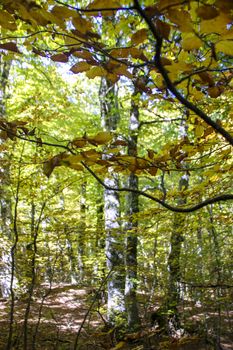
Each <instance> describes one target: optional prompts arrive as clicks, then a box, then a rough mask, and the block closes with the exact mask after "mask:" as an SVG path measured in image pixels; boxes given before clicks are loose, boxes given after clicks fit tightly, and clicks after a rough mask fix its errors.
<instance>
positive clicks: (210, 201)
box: [81, 162, 233, 213]
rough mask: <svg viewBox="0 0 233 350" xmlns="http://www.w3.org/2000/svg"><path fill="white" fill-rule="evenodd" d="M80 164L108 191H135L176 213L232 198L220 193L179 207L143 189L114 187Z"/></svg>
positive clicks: (232, 196) (191, 210)
mask: <svg viewBox="0 0 233 350" xmlns="http://www.w3.org/2000/svg"><path fill="white" fill-rule="evenodd" d="M81 164H82V165H83V166H84V168H85V169H86V170H87V171H88V172H89V173H90V174H91V175H92V176H93V177H94V178H95V179H96V180H97V181H98V182H99V183H100V184H101V185H102V186H103V187H104V188H105V189H106V190H109V191H116V192H132V193H136V194H138V195H139V196H143V197H146V198H149V199H151V200H152V201H154V202H156V203H158V204H160V205H162V206H163V207H164V208H166V209H168V210H170V211H173V212H176V213H191V212H194V211H196V210H198V209H201V208H203V207H206V206H207V205H209V204H213V203H217V202H221V201H228V200H233V194H222V195H219V196H216V197H213V198H209V199H206V200H204V201H203V202H201V203H198V204H196V205H194V206H192V207H188V208H181V207H178V206H177V207H174V206H172V205H170V204H168V203H165V202H164V201H162V200H161V199H159V198H157V197H154V196H152V195H150V194H148V193H146V192H143V191H139V190H135V189H133V188H127V187H121V188H115V187H111V186H108V185H106V184H105V182H104V181H102V180H101V179H100V178H99V177H98V176H97V175H96V174H95V172H94V171H93V170H91V168H89V166H88V165H86V164H85V163H84V162H81Z"/></svg>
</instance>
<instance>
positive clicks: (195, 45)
mask: <svg viewBox="0 0 233 350" xmlns="http://www.w3.org/2000/svg"><path fill="white" fill-rule="evenodd" d="M201 46H202V41H201V39H199V38H198V37H197V36H195V35H193V34H188V35H185V36H184V38H183V41H182V47H183V49H184V50H185V51H189V50H194V49H199V48H200V47H201Z"/></svg>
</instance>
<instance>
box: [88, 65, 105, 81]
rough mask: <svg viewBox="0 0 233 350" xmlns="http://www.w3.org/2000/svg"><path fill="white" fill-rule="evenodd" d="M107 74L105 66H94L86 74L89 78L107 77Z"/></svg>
mask: <svg viewBox="0 0 233 350" xmlns="http://www.w3.org/2000/svg"><path fill="white" fill-rule="evenodd" d="M106 75H107V71H106V70H105V69H104V68H103V67H93V68H91V69H90V70H89V71H88V72H86V76H87V77H88V78H89V79H94V78H95V77H105V76H106Z"/></svg>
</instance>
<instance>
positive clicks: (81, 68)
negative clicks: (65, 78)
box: [70, 61, 91, 74]
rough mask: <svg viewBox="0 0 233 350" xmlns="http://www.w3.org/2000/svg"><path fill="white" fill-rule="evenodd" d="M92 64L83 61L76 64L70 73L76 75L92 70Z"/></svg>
mask: <svg viewBox="0 0 233 350" xmlns="http://www.w3.org/2000/svg"><path fill="white" fill-rule="evenodd" d="M90 67H91V66H90V64H88V63H87V62H85V61H81V62H78V63H76V64H75V65H74V66H72V67H71V68H70V71H71V72H73V73H74V74H77V73H81V72H85V71H87V70H89V69H90Z"/></svg>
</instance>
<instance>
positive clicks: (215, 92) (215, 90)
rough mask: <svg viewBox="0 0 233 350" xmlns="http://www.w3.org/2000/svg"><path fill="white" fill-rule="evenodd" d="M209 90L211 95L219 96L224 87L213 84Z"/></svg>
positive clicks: (213, 96)
mask: <svg viewBox="0 0 233 350" xmlns="http://www.w3.org/2000/svg"><path fill="white" fill-rule="evenodd" d="M207 91H208V94H209V95H210V97H212V98H217V97H218V96H220V95H221V94H222V92H223V88H220V87H219V86H213V87H210V88H209V89H208V90H207Z"/></svg>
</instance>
